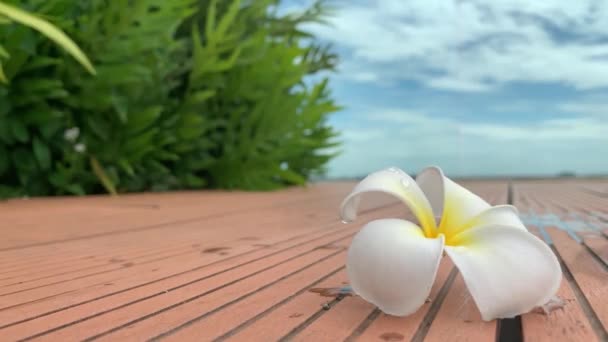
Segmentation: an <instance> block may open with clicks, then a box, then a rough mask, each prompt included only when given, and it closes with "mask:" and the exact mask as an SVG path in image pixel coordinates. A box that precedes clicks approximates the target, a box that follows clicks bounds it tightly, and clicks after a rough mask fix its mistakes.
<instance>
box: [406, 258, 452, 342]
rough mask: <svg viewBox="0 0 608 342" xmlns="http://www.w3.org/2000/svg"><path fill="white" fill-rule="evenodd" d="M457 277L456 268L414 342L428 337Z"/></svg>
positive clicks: (426, 316)
mask: <svg viewBox="0 0 608 342" xmlns="http://www.w3.org/2000/svg"><path fill="white" fill-rule="evenodd" d="M457 275H458V269H457V268H456V267H453V268H452V270H451V271H450V275H448V278H447V279H446V281H445V284H443V286H442V287H441V290H439V293H437V298H435V300H433V302H432V303H431V308H430V309H429V311H428V312H427V313H426V315H425V316H424V319H423V320H422V322H421V323H420V326H418V330H416V333H415V334H414V337H412V342H422V341H424V338H425V337H426V334H427V333H428V332H429V329H430V328H431V324H432V323H433V320H434V319H435V317H436V316H437V313H438V312H439V308H441V304H442V303H443V301H444V300H445V297H446V296H447V295H448V292H449V290H450V287H451V286H452V283H454V279H456V276H457Z"/></svg>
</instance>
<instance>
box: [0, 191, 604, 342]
mask: <svg viewBox="0 0 608 342" xmlns="http://www.w3.org/2000/svg"><path fill="white" fill-rule="evenodd" d="M463 184H464V185H465V186H467V187H469V188H470V189H471V190H473V191H474V192H476V193H478V194H479V195H480V196H482V197H484V198H485V199H486V200H488V201H489V202H491V203H493V204H501V203H508V202H511V203H513V204H515V205H516V206H517V207H518V208H519V209H520V213H521V216H522V219H523V220H524V222H525V223H526V224H527V226H528V227H529V228H530V229H531V231H533V232H534V233H535V234H538V235H539V236H541V237H543V238H544V239H545V240H546V241H547V243H549V244H550V245H551V246H552V248H554V250H555V252H556V253H557V255H558V256H559V259H560V261H561V262H562V263H563V267H564V274H565V277H564V282H563V283H562V287H561V289H560V292H559V295H560V297H562V298H563V299H564V300H565V302H566V305H565V307H564V308H563V309H561V310H557V311H554V312H553V313H551V314H549V315H542V314H539V313H529V314H526V315H523V317H521V318H518V319H514V320H505V321H499V322H482V321H481V319H480V316H479V312H478V311H477V309H476V307H475V305H474V302H473V300H472V298H471V297H470V295H469V294H468V291H467V290H466V287H465V285H464V282H463V280H462V277H461V276H460V274H459V273H458V271H457V270H456V268H454V266H453V264H452V263H451V262H450V261H449V259H448V258H444V260H442V264H441V267H440V271H439V273H438V278H437V281H436V283H435V284H434V286H433V289H432V292H431V301H430V302H429V303H426V304H425V305H424V306H423V308H421V309H420V310H419V311H418V312H417V313H415V314H414V315H412V316H410V317H406V318H395V317H390V316H386V315H384V314H382V313H381V312H379V311H378V310H377V309H376V308H375V307H373V306H372V305H370V304H368V303H365V302H364V301H363V300H361V299H360V298H358V297H341V296H338V297H335V296H334V297H331V296H330V297H324V296H322V295H320V294H319V293H317V292H311V291H310V289H312V288H334V287H341V286H343V285H344V284H345V283H346V282H347V277H346V272H345V270H344V261H345V255H346V248H347V247H348V244H349V241H350V239H351V238H352V236H353V235H354V234H355V233H356V232H357V231H358V229H360V227H361V225H362V224H364V223H365V222H367V221H369V220H372V219H375V218H382V217H408V215H409V214H408V212H407V211H406V210H405V209H404V208H405V207H404V206H403V205H402V204H400V203H398V202H396V201H395V200H394V199H392V198H389V197H385V196H375V198H374V199H373V200H372V199H368V200H367V201H364V202H363V203H362V206H363V213H362V215H361V216H360V218H359V219H358V220H357V222H355V223H353V224H349V225H344V224H342V223H341V222H340V219H339V217H338V207H339V204H340V202H341V201H342V199H343V198H344V196H345V195H346V194H347V193H348V192H349V191H350V190H351V189H352V187H353V185H354V184H353V183H346V182H345V183H325V184H316V185H312V186H309V187H308V188H307V189H289V190H286V191H280V192H273V193H241V192H231V193H226V192H184V193H168V194H142V195H126V196H121V197H119V198H110V197H105V196H97V197H89V198H56V199H30V200H11V201H6V202H2V203H0V234H1V237H2V239H0V341H13V340H34V341H42V340H46V341H81V340H88V341H92V340H105V341H129V340H135V341H139V340H167V341H189V340H193V341H201V340H203V341H206V340H218V341H223V340H230V341H273V340H298V341H341V340H348V341H354V340H360V341H374V340H379V341H402V340H403V341H409V340H416V341H421V340H425V341H494V340H496V339H500V338H502V339H503V340H505V341H506V340H513V339H515V340H518V339H519V340H522V339H525V340H527V341H545V340H546V341H562V340H563V341H593V340H598V341H601V340H606V339H607V338H608V335H607V334H606V327H607V326H608V299H606V298H608V266H607V264H606V262H607V261H608V240H607V239H606V234H605V230H606V229H607V228H608V197H607V196H605V195H604V192H605V191H606V189H608V182H602V181H516V182H513V183H512V185H511V186H509V183H508V182H506V181H476V182H472V181H469V182H463Z"/></svg>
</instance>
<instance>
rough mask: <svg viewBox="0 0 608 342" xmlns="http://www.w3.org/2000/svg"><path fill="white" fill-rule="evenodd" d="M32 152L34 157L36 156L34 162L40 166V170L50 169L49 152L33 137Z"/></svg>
mask: <svg viewBox="0 0 608 342" xmlns="http://www.w3.org/2000/svg"><path fill="white" fill-rule="evenodd" d="M33 150H34V155H35V156H36V160H37V161H38V165H40V168H41V169H43V170H48V169H50V168H51V151H50V150H49V148H48V147H47V146H46V145H45V144H44V143H43V142H42V141H40V139H38V137H34V140H33Z"/></svg>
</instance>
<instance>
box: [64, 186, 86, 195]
mask: <svg viewBox="0 0 608 342" xmlns="http://www.w3.org/2000/svg"><path fill="white" fill-rule="evenodd" d="M64 188H65V190H66V191H67V192H69V193H71V194H74V195H78V196H84V195H86V192H85V191H84V189H83V188H82V186H80V184H68V185H66V186H65V187H64Z"/></svg>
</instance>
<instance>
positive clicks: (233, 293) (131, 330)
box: [49, 250, 346, 341]
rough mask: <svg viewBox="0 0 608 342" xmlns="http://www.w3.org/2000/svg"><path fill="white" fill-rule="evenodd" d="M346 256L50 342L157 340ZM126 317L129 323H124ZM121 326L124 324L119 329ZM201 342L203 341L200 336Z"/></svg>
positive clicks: (291, 267)
mask: <svg viewBox="0 0 608 342" xmlns="http://www.w3.org/2000/svg"><path fill="white" fill-rule="evenodd" d="M345 255H346V253H344V252H340V253H338V254H336V252H335V251H334V250H331V251H328V250H316V251H314V252H312V253H310V254H309V255H306V256H304V257H302V258H298V259H297V260H294V261H292V262H288V263H285V264H282V265H278V266H277V267H275V268H273V269H270V270H268V271H266V272H263V273H259V274H256V275H254V276H253V277H251V278H248V279H246V280H243V281H240V282H238V283H236V284H234V285H230V286H227V287H222V288H221V289H219V290H218V291H215V292H213V293H210V294H208V295H205V296H201V297H197V298H196V299H195V300H191V301H188V302H187V303H184V304H181V305H179V306H176V307H172V308H171V310H168V311H162V312H161V311H160V310H158V309H156V308H159V307H161V308H168V307H167V306H165V305H166V304H170V303H175V302H176V301H175V299H173V298H170V299H169V300H170V302H169V301H166V300H163V301H164V302H166V304H165V305H159V303H155V302H150V303H145V304H144V305H143V306H136V307H135V306H134V307H132V308H130V309H129V310H126V311H124V312H117V313H116V315H118V316H117V317H116V318H118V320H117V319H116V318H113V317H104V318H103V319H102V320H97V321H95V322H91V323H88V324H85V325H84V326H86V327H87V328H85V329H86V332H84V333H83V332H81V331H80V330H81V328H82V327H78V326H76V327H74V329H70V331H65V332H62V333H61V334H53V335H52V336H50V337H49V341H52V340H55V341H56V340H57V337H63V336H65V338H68V337H69V338H72V337H73V336H75V335H74V334H77V335H76V336H78V337H77V339H80V336H82V337H91V336H93V335H94V334H96V333H97V334H99V333H103V334H104V335H103V336H101V338H100V340H101V341H103V340H106V341H121V340H125V339H128V338H133V337H137V338H138V339H148V338H154V337H156V336H159V335H161V334H165V333H168V332H169V331H174V330H175V329H181V328H183V327H185V326H187V324H189V323H190V321H191V320H193V319H197V318H198V317H201V316H203V315H206V314H211V313H213V312H217V310H222V309H224V308H228V307H231V306H232V305H235V303H237V302H239V301H240V300H242V299H244V298H247V296H250V295H252V294H254V293H256V292H258V291H260V290H263V289H264V288H266V287H267V286H272V285H275V284H276V282H283V281H289V280H291V279H293V278H291V277H292V276H297V277H298V278H297V279H299V280H300V283H301V281H303V280H304V279H310V278H314V277H318V275H319V274H326V272H327V270H336V269H338V268H339V267H341V266H342V265H343V263H344V258H345ZM290 278H291V279H290ZM218 284H219V282H218ZM204 288H209V286H208V285H207V286H204V287H199V289H197V290H194V291H189V292H190V294H189V295H193V294H194V295H196V296H200V293H201V292H200V291H201V290H202V289H204ZM203 291H204V290H203ZM197 293H199V294H197ZM178 298H184V296H183V295H180V296H179V297H178ZM190 298H192V297H190ZM171 299H173V300H171ZM181 302H183V299H182V300H181V301H180V300H178V301H177V303H181ZM141 313H146V315H145V316H142V315H141ZM123 317H124V318H128V319H130V320H129V321H127V322H124V321H123V320H124V318H123ZM134 318H135V319H136V320H137V319H142V318H145V319H143V320H140V321H134V320H133V319H134ZM119 322H124V323H122V324H120V325H119V324H118V323H119ZM108 323H110V325H108ZM108 326H110V327H117V329H116V330H115V331H111V332H110V331H109V330H108ZM106 333H107V334H106ZM60 339H61V338H60ZM198 339H199V340H200V335H199V336H198Z"/></svg>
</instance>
